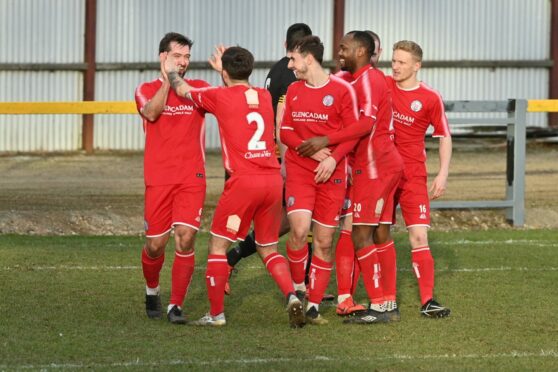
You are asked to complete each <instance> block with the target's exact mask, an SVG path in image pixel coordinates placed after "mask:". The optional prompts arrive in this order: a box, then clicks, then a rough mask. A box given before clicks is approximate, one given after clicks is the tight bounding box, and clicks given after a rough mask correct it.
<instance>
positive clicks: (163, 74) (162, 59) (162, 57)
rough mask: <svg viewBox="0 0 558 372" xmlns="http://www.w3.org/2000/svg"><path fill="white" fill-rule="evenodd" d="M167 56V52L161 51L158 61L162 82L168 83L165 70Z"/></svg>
mask: <svg viewBox="0 0 558 372" xmlns="http://www.w3.org/2000/svg"><path fill="white" fill-rule="evenodd" d="M167 57H168V53H167V52H163V53H159V62H160V64H161V66H160V68H161V77H162V78H163V82H164V83H168V82H169V75H168V74H167V70H166V68H165V62H166V61H167Z"/></svg>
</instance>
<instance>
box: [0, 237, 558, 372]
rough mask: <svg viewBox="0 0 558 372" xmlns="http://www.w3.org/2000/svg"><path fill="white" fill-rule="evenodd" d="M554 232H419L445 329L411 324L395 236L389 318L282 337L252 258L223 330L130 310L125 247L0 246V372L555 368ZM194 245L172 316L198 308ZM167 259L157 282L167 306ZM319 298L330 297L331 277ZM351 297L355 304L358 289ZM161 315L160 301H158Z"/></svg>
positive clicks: (238, 279)
mask: <svg viewBox="0 0 558 372" xmlns="http://www.w3.org/2000/svg"><path fill="white" fill-rule="evenodd" d="M556 237H557V233H556V231H551V230H539V231H487V232H458V233H434V232H433V233H431V239H430V240H431V248H432V252H433V255H434V258H435V260H436V269H437V274H436V297H437V298H438V299H439V300H440V302H442V303H443V304H446V305H448V306H449V307H451V309H452V315H451V317H450V318H447V319H437V320H433V319H423V318H421V317H420V316H419V313H418V308H419V300H418V292H417V287H416V282H415V279H414V276H413V273H412V272H411V270H410V262H409V259H410V253H409V246H408V243H407V241H406V236H405V235H397V236H396V244H397V250H398V265H399V270H400V271H399V273H398V288H399V293H398V297H399V304H400V307H401V313H402V321H401V322H399V323H393V324H380V325H373V326H347V325H344V324H342V321H341V319H340V318H338V317H337V316H336V315H335V308H334V307H332V306H330V307H322V310H323V314H324V316H325V317H326V318H327V319H329V320H330V324H329V325H327V326H324V327H315V326H307V327H305V328H303V329H298V330H293V329H290V328H289V327H288V325H287V315H286V313H285V311H284V301H283V299H282V297H281V295H280V293H279V290H278V289H277V288H276V287H275V285H274V283H273V282H272V280H271V278H270V277H269V276H268V274H267V273H266V271H265V270H264V268H263V266H262V265H261V263H260V262H259V260H258V259H257V258H256V257H251V258H248V259H246V260H245V261H243V262H242V263H240V265H239V272H238V274H236V276H235V277H234V278H233V279H232V282H231V285H232V290H233V293H232V296H230V297H227V299H226V303H225V305H226V314H227V321H228V323H227V326H226V327H224V328H222V329H205V328H195V327H190V326H171V325H170V324H168V322H167V321H166V320H162V321H153V320H149V319H146V317H145V314H144V305H143V299H144V297H143V296H144V284H143V277H142V273H141V266H140V248H141V246H142V239H141V238H137V237H78V236H76V237H31V236H0V288H1V296H0V300H1V301H0V309H1V310H2V312H1V313H2V318H1V319H2V320H1V326H0V370H14V369H35V370H36V369H47V370H48V369H72V370H73V369H81V368H91V369H94V370H106V369H111V370H115V369H116V370H122V369H133V370H146V369H154V370H184V369H188V370H223V369H226V370H238V369H254V370H262V369H266V370H285V371H287V370H289V371H292V370H324V369H325V370H347V369H357V368H358V369H360V370H371V369H375V370H454V369H460V370H464V369H466V370H479V369H482V370H488V369H490V370H506V371H507V370H556V368H557V366H558V315H557V310H558V289H557V286H556V279H558V259H557V250H558V242H557V241H556ZM206 244H207V235H205V234H203V235H200V236H199V238H198V243H197V247H198V249H197V254H196V260H197V261H196V262H197V266H198V267H197V270H196V272H195V276H194V279H193V283H192V285H191V287H190V292H189V295H188V297H187V300H186V303H185V306H184V309H185V312H186V315H187V316H188V317H189V318H190V319H194V318H197V317H199V316H201V315H203V314H204V313H205V311H206V310H207V309H208V302H207V298H206V294H205V284H204V282H203V274H204V270H205V257H206ZM171 262H172V249H169V250H168V252H167V262H166V263H165V266H164V269H163V272H162V276H161V286H162V289H163V301H168V296H169V281H170V264H171ZM330 292H333V293H334V292H335V280H334V279H333V278H332V281H331V286H330ZM356 297H357V299H358V300H362V301H364V299H365V293H364V291H363V289H362V288H359V290H358V292H357V296H356ZM165 305H166V304H165Z"/></svg>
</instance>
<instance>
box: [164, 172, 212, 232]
mask: <svg viewBox="0 0 558 372" xmlns="http://www.w3.org/2000/svg"><path fill="white" fill-rule="evenodd" d="M205 190H206V183H205V179H197V178H196V179H194V180H193V181H192V182H189V183H184V184H181V185H179V186H178V187H177V188H176V190H175V193H174V198H173V206H172V221H173V225H174V226H177V225H184V226H188V227H191V228H193V229H195V230H199V228H200V224H201V215H202V211H203V203H204V202H205Z"/></svg>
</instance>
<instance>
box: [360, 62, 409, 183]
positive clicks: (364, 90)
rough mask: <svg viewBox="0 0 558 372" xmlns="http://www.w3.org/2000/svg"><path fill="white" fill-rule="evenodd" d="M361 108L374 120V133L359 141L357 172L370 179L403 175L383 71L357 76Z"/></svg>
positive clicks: (367, 70)
mask: <svg viewBox="0 0 558 372" xmlns="http://www.w3.org/2000/svg"><path fill="white" fill-rule="evenodd" d="M353 77H354V81H353V82H352V84H353V87H354V88H355V90H356V92H357V97H358V108H359V110H360V112H361V114H362V115H366V116H368V117H371V118H372V119H373V120H374V127H373V130H372V131H371V132H370V134H368V135H367V136H365V137H363V138H361V139H360V141H359V142H358V144H357V147H356V150H355V165H354V167H353V169H354V170H355V171H359V170H365V171H366V172H367V175H368V177H369V178H376V177H377V174H378V173H380V174H388V173H394V172H398V171H401V170H402V169H403V161H402V160H401V156H400V155H399V153H398V152H397V149H396V148H395V144H394V142H393V138H394V131H393V117H392V99H391V91H390V89H389V87H388V85H387V83H386V77H385V75H384V73H383V72H381V71H380V70H378V69H376V68H374V67H372V66H370V65H367V66H365V67H362V68H361V69H360V70H358V71H357V72H356V73H355V74H354V75H353Z"/></svg>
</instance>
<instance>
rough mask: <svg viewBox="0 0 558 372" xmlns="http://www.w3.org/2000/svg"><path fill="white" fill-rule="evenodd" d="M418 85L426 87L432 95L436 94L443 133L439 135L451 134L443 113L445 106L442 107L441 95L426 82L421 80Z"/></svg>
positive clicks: (446, 135)
mask: <svg viewBox="0 0 558 372" xmlns="http://www.w3.org/2000/svg"><path fill="white" fill-rule="evenodd" d="M420 85H421V86H422V87H423V88H424V89H426V90H427V91H429V92H432V93H434V95H435V96H436V98H438V104H439V105H440V107H441V109H440V115H441V117H440V118H439V119H440V122H441V123H442V125H443V126H444V135H443V136H440V137H449V136H451V134H450V130H449V124H448V118H447V117H446V114H445V112H446V111H445V107H444V100H443V99H442V95H441V94H440V92H438V91H437V90H436V89H434V88H432V87H430V86H428V85H427V84H425V83H423V82H421V83H420Z"/></svg>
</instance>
